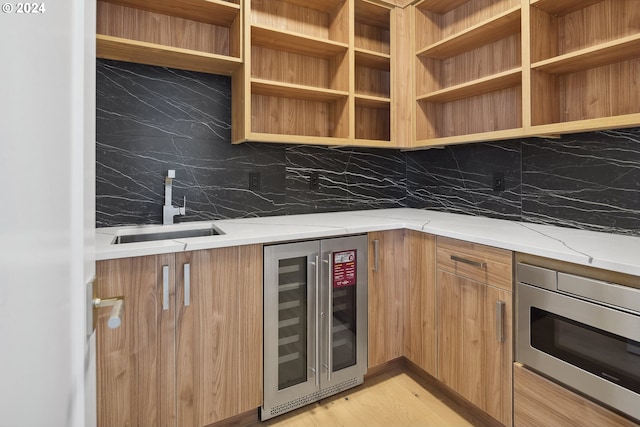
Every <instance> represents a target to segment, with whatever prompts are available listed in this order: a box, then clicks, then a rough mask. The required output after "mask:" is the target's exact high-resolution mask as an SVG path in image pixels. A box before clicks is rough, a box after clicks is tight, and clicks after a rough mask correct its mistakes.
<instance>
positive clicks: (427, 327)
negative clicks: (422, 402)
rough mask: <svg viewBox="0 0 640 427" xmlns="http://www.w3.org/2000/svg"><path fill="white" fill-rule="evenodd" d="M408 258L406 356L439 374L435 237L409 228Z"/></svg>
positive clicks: (430, 373)
mask: <svg viewBox="0 0 640 427" xmlns="http://www.w3.org/2000/svg"><path fill="white" fill-rule="evenodd" d="M406 247H407V255H408V258H409V270H408V277H407V279H408V280H407V292H408V294H409V296H408V299H407V304H408V305H407V307H406V309H405V311H406V312H407V316H408V318H407V323H406V324H405V330H404V348H405V350H404V355H405V357H406V358H407V359H409V360H410V361H411V362H413V363H414V364H416V365H417V366H418V367H420V368H421V369H422V370H424V371H425V372H427V373H428V374H429V375H431V376H433V377H435V376H437V371H436V368H437V364H436V356H437V351H436V349H437V347H436V346H437V333H438V330H437V312H436V269H435V265H436V260H435V259H436V238H435V236H434V235H432V234H427V233H422V232H419V231H411V230H407V232H406Z"/></svg>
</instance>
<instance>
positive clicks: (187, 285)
mask: <svg viewBox="0 0 640 427" xmlns="http://www.w3.org/2000/svg"><path fill="white" fill-rule="evenodd" d="M190 305H191V264H189V263H187V264H185V265H184V306H185V307H189V306H190Z"/></svg>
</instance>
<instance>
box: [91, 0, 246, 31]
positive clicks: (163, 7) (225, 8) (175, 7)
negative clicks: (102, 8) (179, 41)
mask: <svg viewBox="0 0 640 427" xmlns="http://www.w3.org/2000/svg"><path fill="white" fill-rule="evenodd" d="M102 1H105V2H106V3H113V4H118V5H120V6H126V7H131V8H134V9H141V10H146V11H148V12H155V13H161V14H163V15H169V16H175V17H178V18H184V19H189V20H191V21H197V22H204V23H206V24H213V25H217V26H221V27H230V26H231V24H232V23H233V21H234V20H235V19H236V18H237V17H238V15H239V14H240V5H238V4H234V3H230V2H228V1H222V0H102Z"/></svg>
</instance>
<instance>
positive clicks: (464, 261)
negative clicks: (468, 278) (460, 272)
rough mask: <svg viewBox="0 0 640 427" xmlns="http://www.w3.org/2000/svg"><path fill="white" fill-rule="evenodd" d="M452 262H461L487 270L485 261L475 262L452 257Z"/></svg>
mask: <svg viewBox="0 0 640 427" xmlns="http://www.w3.org/2000/svg"><path fill="white" fill-rule="evenodd" d="M451 261H455V262H461V263H463V264H468V265H472V266H474V267H480V268H487V263H486V262H483V261H473V260H471V259H467V258H462V257H459V256H457V255H451Z"/></svg>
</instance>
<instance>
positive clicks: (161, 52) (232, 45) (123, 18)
mask: <svg viewBox="0 0 640 427" xmlns="http://www.w3.org/2000/svg"><path fill="white" fill-rule="evenodd" d="M241 16H242V13H241V10H240V4H239V3H238V1H236V2H228V1H220V0H175V1H169V0H158V1H148V0H100V1H98V2H97V22H96V33H97V36H96V52H97V57H98V58H105V59H115V60H120V61H129V62H137V63H143V64H148V65H157V66H165V67H176V68H182V69H186V70H192V71H201V72H208V73H217V74H225V75H230V74H232V73H233V71H234V70H236V69H237V68H238V67H239V66H240V64H241V63H242V55H241V53H242V38H241V26H242V23H241Z"/></svg>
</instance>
